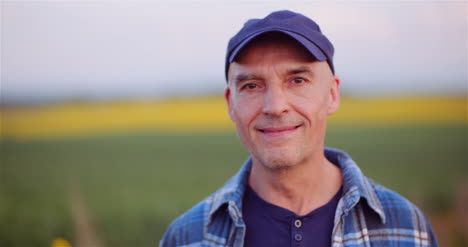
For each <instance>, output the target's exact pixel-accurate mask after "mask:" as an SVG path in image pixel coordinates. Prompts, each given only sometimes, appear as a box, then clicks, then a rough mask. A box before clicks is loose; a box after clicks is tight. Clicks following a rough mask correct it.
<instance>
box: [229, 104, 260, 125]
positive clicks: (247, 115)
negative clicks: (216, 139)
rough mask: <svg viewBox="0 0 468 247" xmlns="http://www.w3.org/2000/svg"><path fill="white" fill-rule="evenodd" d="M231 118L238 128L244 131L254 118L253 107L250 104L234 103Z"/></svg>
mask: <svg viewBox="0 0 468 247" xmlns="http://www.w3.org/2000/svg"><path fill="white" fill-rule="evenodd" d="M232 116H233V121H234V122H235V123H236V125H237V127H238V128H242V129H246V128H248V127H249V125H250V123H251V122H252V121H253V119H254V118H255V107H254V105H250V104H249V105H246V104H242V103H234V104H233V108H232Z"/></svg>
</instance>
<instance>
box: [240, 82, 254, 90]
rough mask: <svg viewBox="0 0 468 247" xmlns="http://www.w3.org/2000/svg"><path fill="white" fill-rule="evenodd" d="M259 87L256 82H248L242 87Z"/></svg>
mask: <svg viewBox="0 0 468 247" xmlns="http://www.w3.org/2000/svg"><path fill="white" fill-rule="evenodd" d="M257 87H258V85H257V84H255V83H247V84H245V85H244V86H242V88H241V89H255V88H257Z"/></svg>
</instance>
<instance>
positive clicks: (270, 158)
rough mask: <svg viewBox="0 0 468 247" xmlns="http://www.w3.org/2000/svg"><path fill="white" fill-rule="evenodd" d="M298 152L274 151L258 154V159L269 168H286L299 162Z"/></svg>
mask: <svg viewBox="0 0 468 247" xmlns="http://www.w3.org/2000/svg"><path fill="white" fill-rule="evenodd" d="M298 156H299V155H298V154H292V153H285V152H273V153H268V154H262V155H259V156H257V160H258V161H259V162H260V163H261V164H262V165H263V166H265V167H267V168H269V169H275V170H276V169H286V168H291V167H294V166H296V165H297V164H298V163H299V160H298V159H297V158H298Z"/></svg>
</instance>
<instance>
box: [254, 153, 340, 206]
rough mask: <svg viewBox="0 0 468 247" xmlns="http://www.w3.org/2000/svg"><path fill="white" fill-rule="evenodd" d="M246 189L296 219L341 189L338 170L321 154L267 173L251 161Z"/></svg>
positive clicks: (263, 167)
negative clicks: (250, 188)
mask: <svg viewBox="0 0 468 247" xmlns="http://www.w3.org/2000/svg"><path fill="white" fill-rule="evenodd" d="M252 162H253V164H252V170H251V172H250V176H249V185H250V186H251V187H252V189H253V190H254V191H255V192H256V193H257V194H258V195H259V196H260V197H261V198H262V199H263V200H265V201H267V202H269V203H271V204H274V205H276V206H279V207H282V208H286V209H288V210H290V211H292V212H294V213H295V214H297V215H306V214H308V213H309V212H311V211H313V210H315V209H317V208H319V207H321V206H323V205H325V204H326V203H327V202H329V201H330V200H331V199H332V198H333V196H334V195H335V194H336V193H337V192H338V190H339V189H340V187H341V185H342V177H341V170H340V169H339V168H338V167H337V166H335V165H334V164H332V163H331V162H330V161H328V160H327V159H326V158H325V156H324V155H323V154H322V155H320V156H318V157H317V158H315V159H311V160H309V161H307V162H303V163H302V164H297V165H296V166H292V167H288V168H280V169H271V168H268V167H266V166H264V165H262V164H261V163H260V162H259V161H258V160H256V159H254V158H253V159H252Z"/></svg>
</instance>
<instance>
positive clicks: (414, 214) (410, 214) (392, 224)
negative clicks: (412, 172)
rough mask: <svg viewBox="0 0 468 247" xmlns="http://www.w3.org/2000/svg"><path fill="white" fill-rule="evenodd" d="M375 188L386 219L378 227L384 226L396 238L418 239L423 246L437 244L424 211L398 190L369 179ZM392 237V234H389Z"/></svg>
mask: <svg viewBox="0 0 468 247" xmlns="http://www.w3.org/2000/svg"><path fill="white" fill-rule="evenodd" d="M369 183H370V184H371V186H372V187H373V188H374V192H375V195H376V196H377V198H378V200H379V202H380V204H381V208H382V210H383V213H384V216H385V219H384V224H383V225H381V226H380V227H377V228H380V229H382V228H384V229H385V230H386V231H387V232H388V233H389V234H392V235H394V236H393V237H394V238H398V239H401V238H412V239H418V241H420V242H421V243H422V244H423V246H425V245H424V243H426V244H427V245H428V246H433V245H436V240H435V236H434V233H433V231H432V228H431V225H430V223H429V221H428V220H427V218H426V216H425V215H424V213H423V212H422V211H421V210H420V209H419V208H418V207H417V206H416V205H414V204H413V203H412V202H410V201H409V200H408V199H406V198H405V197H403V196H401V195H400V194H398V193H397V192H395V191H393V190H390V189H388V188H386V187H384V186H382V185H380V184H377V183H375V182H374V181H372V180H370V179H369ZM389 237H391V236H389Z"/></svg>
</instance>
